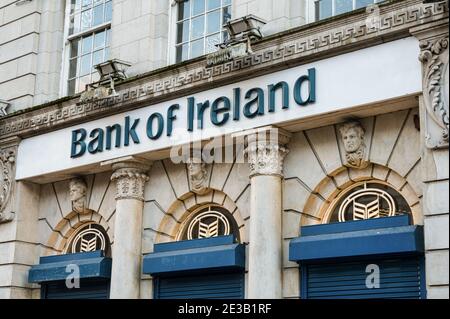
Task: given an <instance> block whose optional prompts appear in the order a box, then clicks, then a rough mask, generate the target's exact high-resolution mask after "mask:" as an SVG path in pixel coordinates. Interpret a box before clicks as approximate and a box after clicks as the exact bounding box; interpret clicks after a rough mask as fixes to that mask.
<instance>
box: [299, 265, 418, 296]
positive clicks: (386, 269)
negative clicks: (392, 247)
mask: <svg viewBox="0 0 450 319" xmlns="http://www.w3.org/2000/svg"><path fill="white" fill-rule="evenodd" d="M369 264H375V265H378V266H379V268H380V288H374V289H369V288H367V287H366V279H367V277H368V276H369V274H368V273H366V267H367V265H369ZM304 268H305V269H304V270H302V271H303V272H304V276H303V278H304V279H303V280H306V283H305V284H304V285H303V287H304V288H303V289H306V294H305V295H306V298H308V299H341V298H343V299H345V298H351V299H369V298H421V297H423V294H424V293H425V292H424V291H423V289H422V280H423V278H422V269H421V260H420V258H419V257H408V258H403V259H399V258H396V259H391V260H371V261H370V260H365V261H361V262H339V263H334V264H332V263H323V264H313V265H307V266H305V267H304ZM305 272H306V273H305ZM305 274H306V277H305ZM305 295H304V296H305Z"/></svg>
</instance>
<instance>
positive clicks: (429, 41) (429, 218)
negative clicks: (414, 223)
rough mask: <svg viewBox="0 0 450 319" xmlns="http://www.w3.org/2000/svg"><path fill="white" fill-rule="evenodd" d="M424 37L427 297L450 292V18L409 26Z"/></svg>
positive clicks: (422, 123) (422, 103)
mask: <svg viewBox="0 0 450 319" xmlns="http://www.w3.org/2000/svg"><path fill="white" fill-rule="evenodd" d="M410 31H411V33H412V34H413V35H414V36H415V37H416V38H418V39H419V41H420V43H419V45H420V56H419V60H420V61H421V63H422V76H423V95H421V96H420V97H419V107H420V131H421V138H422V149H421V153H422V162H421V164H422V167H423V170H422V173H423V176H422V177H423V178H422V181H423V198H422V202H423V214H424V228H425V263H426V265H425V270H426V281H427V298H429V299H448V298H449V272H448V267H449V198H448V191H449V91H448V87H449V57H448V54H449V32H448V20H443V21H436V22H432V23H429V24H424V25H421V26H419V27H416V28H414V29H412V30H410Z"/></svg>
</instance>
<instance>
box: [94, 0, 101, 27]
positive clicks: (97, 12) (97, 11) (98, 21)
mask: <svg viewBox="0 0 450 319" xmlns="http://www.w3.org/2000/svg"><path fill="white" fill-rule="evenodd" d="M102 23H103V4H102V5H99V6H96V7H94V10H93V18H92V26H96V25H99V24H102Z"/></svg>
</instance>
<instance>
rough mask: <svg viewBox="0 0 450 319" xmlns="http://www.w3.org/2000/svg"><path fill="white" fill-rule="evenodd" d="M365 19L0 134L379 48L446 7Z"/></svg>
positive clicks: (410, 8)
mask: <svg viewBox="0 0 450 319" xmlns="http://www.w3.org/2000/svg"><path fill="white" fill-rule="evenodd" d="M367 16H368V14H367V13H355V14H351V15H349V16H348V17H347V18H342V19H332V20H330V21H328V22H327V21H325V22H323V23H316V24H312V25H310V26H305V27H302V28H299V29H298V30H294V31H289V32H285V33H283V34H280V35H278V36H277V37H270V38H268V39H267V40H264V41H262V42H260V43H258V44H256V45H255V47H254V54H253V55H251V56H246V57H243V58H239V59H236V60H233V61H230V62H227V63H224V64H221V65H217V66H214V67H207V66H206V59H203V60H200V61H198V60H195V61H193V62H191V63H190V64H184V65H182V66H179V67H173V68H171V67H169V68H166V69H164V70H161V71H159V72H153V73H151V74H149V75H147V76H145V77H142V78H139V79H136V80H135V81H128V82H127V83H124V84H122V85H121V86H119V87H118V91H119V92H118V96H116V97H110V98H106V99H100V100H97V101H93V102H90V103H85V104H80V103H78V104H77V102H78V100H77V99H76V98H74V99H72V100H70V101H67V102H58V101H55V104H49V105H48V106H45V107H41V108H39V109H35V110H33V109H30V111H28V112H25V113H21V114H18V115H16V116H14V115H12V116H8V117H6V118H3V119H1V120H0V136H1V137H2V138H3V137H9V136H14V135H18V134H21V135H22V136H24V137H26V136H31V135H35V134H41V133H43V132H45V131H49V130H53V129H57V128H62V127H67V126H70V125H75V124H77V123H80V122H85V121H86V120H91V119H95V118H98V117H103V116H106V115H109V114H111V113H113V112H118V110H120V111H126V110H130V109H133V108H136V107H138V106H139V105H138V103H139V104H140V103H154V102H155V100H157V99H158V98H159V99H161V97H165V98H168V97H172V96H173V97H176V96H177V95H178V96H180V95H181V94H186V92H188V91H187V90H189V91H190V92H194V91H195V90H201V89H203V88H205V87H206V85H210V84H211V80H212V79H214V81H215V83H220V84H224V83H225V82H227V83H232V82H235V81H236V80H241V79H242V78H243V77H244V76H258V75H261V74H265V73H268V72H271V71H273V70H275V69H277V68H278V69H282V68H288V67H289V64H291V65H294V64H301V63H305V61H309V62H310V61H312V60H319V59H321V58H323V57H325V56H329V55H330V54H331V53H333V54H339V52H346V51H348V50H355V49H357V48H363V47H367V46H370V45H374V44H379V43H382V42H383V41H386V39H395V38H400V37H406V36H409V29H410V28H412V27H416V26H418V25H422V24H426V23H428V22H432V21H436V20H439V19H443V18H446V17H448V5H447V2H446V1H444V2H440V3H437V4H427V5H424V4H422V0H409V1H400V2H394V3H392V4H387V5H382V6H381V8H380V17H379V20H378V21H377V23H376V24H375V26H376V27H374V25H373V24H368V23H367ZM280 43H282V44H281V45H280Z"/></svg>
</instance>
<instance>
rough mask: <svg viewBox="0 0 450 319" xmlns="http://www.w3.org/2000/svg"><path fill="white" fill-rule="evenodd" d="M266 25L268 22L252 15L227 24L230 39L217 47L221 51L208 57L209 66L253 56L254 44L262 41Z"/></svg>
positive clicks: (225, 26)
mask: <svg viewBox="0 0 450 319" xmlns="http://www.w3.org/2000/svg"><path fill="white" fill-rule="evenodd" d="M265 24H266V22H265V21H264V20H263V19H260V18H258V17H256V16H254V15H252V14H251V15H247V16H245V17H241V18H238V19H234V20H231V21H229V22H227V23H226V24H225V25H224V28H225V29H226V30H227V32H228V35H229V39H228V40H227V41H225V42H223V43H221V44H218V45H217V47H219V48H220V50H219V51H217V52H213V53H211V54H209V55H208V57H207V59H206V60H207V61H206V64H207V66H213V65H216V64H221V63H225V62H227V61H230V60H233V59H236V58H239V57H244V56H247V55H249V54H252V53H253V51H252V46H251V45H252V42H253V41H256V40H260V39H262V37H263V34H262V32H261V28H262V26H264V25H265Z"/></svg>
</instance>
